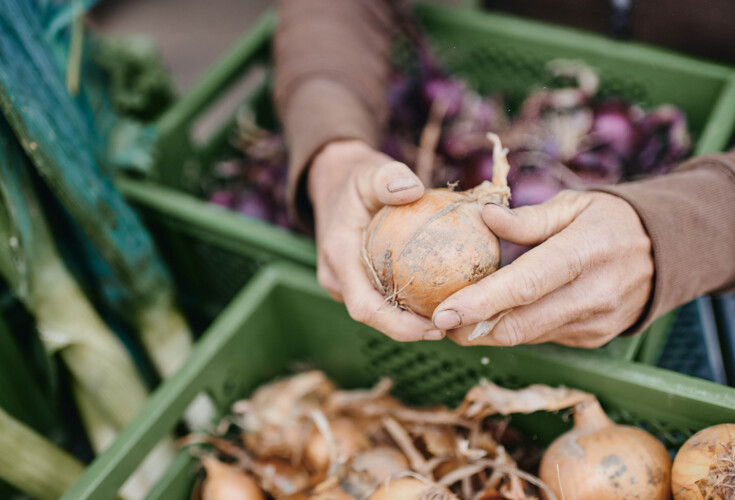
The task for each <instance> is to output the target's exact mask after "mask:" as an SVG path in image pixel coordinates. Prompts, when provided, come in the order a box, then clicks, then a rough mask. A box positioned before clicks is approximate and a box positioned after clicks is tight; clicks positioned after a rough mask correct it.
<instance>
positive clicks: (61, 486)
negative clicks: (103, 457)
mask: <svg viewBox="0 0 735 500" xmlns="http://www.w3.org/2000/svg"><path fill="white" fill-rule="evenodd" d="M0 450H2V451H0V478H2V479H3V480H5V481H6V482H8V483H9V484H11V485H13V486H14V487H16V488H18V489H19V490H21V491H22V492H24V493H26V494H27V495H30V496H31V497H33V498H35V499H37V500H56V499H58V498H59V497H61V495H63V494H64V492H65V491H66V490H68V489H69V488H70V487H71V485H72V484H74V482H75V481H76V479H77V478H78V477H79V476H80V475H81V474H82V472H84V465H83V464H82V463H81V462H79V461H78V460H77V459H76V458H74V457H72V456H71V455H69V454H68V453H67V452H65V451H64V450H62V449H61V448H59V447H58V446H56V445H54V444H53V443H51V442H50V441H48V440H47V439H45V438H44V437H42V436H40V435H39V434H37V433H36V432H34V431H33V430H32V429H30V428H29V427H26V426H25V425H23V424H22V423H20V422H18V421H17V420H15V419H14V418H13V417H11V416H10V415H8V414H7V413H5V412H4V411H3V410H2V408H0Z"/></svg>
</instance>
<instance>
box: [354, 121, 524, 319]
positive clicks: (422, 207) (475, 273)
mask: <svg viewBox="0 0 735 500" xmlns="http://www.w3.org/2000/svg"><path fill="white" fill-rule="evenodd" d="M487 138H488V140H489V141H490V142H491V143H493V179H492V183H491V182H489V181H484V182H483V183H482V184H480V185H478V186H476V187H475V188H473V189H470V190H468V191H463V192H456V191H452V190H450V189H430V190H428V191H426V192H425V193H424V196H423V197H422V198H421V199H419V200H417V201H415V202H413V203H409V204H407V205H399V206H385V207H383V208H382V209H381V210H380V211H379V212H378V213H377V214H375V216H374V217H373V219H372V220H371V221H370V224H369V225H368V227H367V228H366V230H365V236H364V246H363V261H364V263H365V268H366V270H367V272H368V276H370V278H371V279H372V280H373V285H374V286H375V288H377V289H378V291H379V292H381V293H382V294H383V295H384V296H385V298H386V300H387V301H388V302H390V303H392V304H396V305H398V306H399V307H402V308H404V309H408V310H410V311H413V312H415V313H417V314H420V315H421V316H425V317H427V318H428V317H431V315H432V313H433V312H434V309H436V306H438V305H439V304H440V303H441V302H442V301H443V300H444V299H446V298H447V297H449V296H450V295H452V294H453V293H454V292H456V291H458V290H460V289H462V288H464V287H466V286H469V285H472V284H474V283H477V282H478V281H480V280H481V279H482V278H484V277H486V276H488V275H489V274H492V273H494V272H495V271H497V269H498V266H499V265H500V242H499V241H498V238H497V237H496V236H495V235H494V234H493V233H492V231H490V229H488V227H487V225H485V222H484V221H483V220H482V207H483V206H484V205H485V204H486V203H497V204H502V205H505V206H508V200H509V199H510V189H509V188H508V172H509V171H510V165H509V164H508V159H507V158H506V156H507V153H508V152H507V150H504V149H503V145H502V144H501V143H500V138H499V137H498V136H497V135H495V134H493V133H488V134H487Z"/></svg>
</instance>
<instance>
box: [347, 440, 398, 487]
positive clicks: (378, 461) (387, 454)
mask: <svg viewBox="0 0 735 500" xmlns="http://www.w3.org/2000/svg"><path fill="white" fill-rule="evenodd" d="M350 467H351V468H352V469H354V470H356V471H359V472H366V473H367V474H368V475H369V476H370V477H371V478H372V479H373V480H374V481H375V482H377V483H381V482H383V481H385V480H386V479H388V478H389V477H391V476H395V475H397V474H400V473H401V472H403V471H405V470H407V469H408V460H406V456H405V455H404V454H403V453H401V452H400V451H398V450H397V449H395V448H393V447H391V446H386V445H382V446H376V447H375V448H373V449H371V450H367V451H365V452H363V453H360V454H359V455H357V456H355V457H354V458H353V459H352V462H351V463H350Z"/></svg>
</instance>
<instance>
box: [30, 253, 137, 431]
mask: <svg viewBox="0 0 735 500" xmlns="http://www.w3.org/2000/svg"><path fill="white" fill-rule="evenodd" d="M53 253H54V254H56V253H55V252H53ZM54 257H55V258H49V259H47V260H46V262H38V263H37V266H38V268H37V269H36V273H34V277H35V280H34V281H35V283H33V285H32V286H31V287H30V289H31V290H32V294H33V296H34V297H33V300H32V301H31V304H32V305H33V307H32V312H33V313H34V315H35V317H36V322H37V326H38V330H39V332H40V333H41V338H42V340H43V341H44V344H45V345H46V346H47V348H50V349H51V350H57V351H59V353H60V355H61V357H62V359H63V360H64V362H65V364H66V366H67V368H68V369H69V371H70V372H71V374H72V376H73V378H74V381H75V382H76V384H77V386H78V388H79V389H80V390H83V391H85V392H86V393H87V395H88V396H89V398H90V400H91V401H93V402H94V403H95V404H96V405H98V407H99V408H100V410H101V411H102V412H103V413H104V415H105V417H106V420H107V421H109V422H110V424H111V425H113V426H114V427H116V428H118V429H122V428H123V427H124V426H125V425H126V424H127V423H128V422H130V421H131V420H132V419H133V417H134V416H135V415H136V414H137V413H138V411H139V410H140V409H141V408H142V407H143V404H144V403H145V401H146V399H147V390H146V387H145V385H144V383H143V380H142V379H141V377H140V375H139V374H138V371H137V370H136V367H135V365H134V364H133V361H132V359H131V358H130V355H129V354H128V352H127V351H126V350H125V346H123V344H122V343H121V342H120V340H119V339H118V338H117V337H116V336H115V334H114V333H112V331H110V329H109V328H108V327H107V325H106V324H105V323H104V322H103V321H102V319H101V318H100V317H99V315H98V314H97V312H96V311H95V310H94V309H93V308H92V305H91V304H90V303H89V301H88V300H87V298H86V297H85V296H84V294H83V293H82V290H81V289H80V288H79V286H78V285H77V283H76V282H75V281H74V278H73V277H72V276H71V275H70V274H69V271H68V270H67V269H66V267H65V266H64V264H63V263H62V262H61V260H60V258H59V257H58V254H56V255H54Z"/></svg>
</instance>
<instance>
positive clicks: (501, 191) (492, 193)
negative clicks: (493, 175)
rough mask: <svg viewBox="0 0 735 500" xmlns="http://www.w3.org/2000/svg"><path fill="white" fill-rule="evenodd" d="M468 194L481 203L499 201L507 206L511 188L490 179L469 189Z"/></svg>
mask: <svg viewBox="0 0 735 500" xmlns="http://www.w3.org/2000/svg"><path fill="white" fill-rule="evenodd" d="M467 194H469V196H470V198H472V199H473V200H474V201H477V202H479V203H480V204H481V205H484V204H486V203H499V204H501V205H505V206H506V207H507V206H508V200H510V188H509V187H508V186H507V185H505V186H496V185H495V184H493V183H491V182H490V181H483V182H482V183H481V184H479V185H477V186H475V187H474V188H472V189H470V190H468V191H467Z"/></svg>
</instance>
